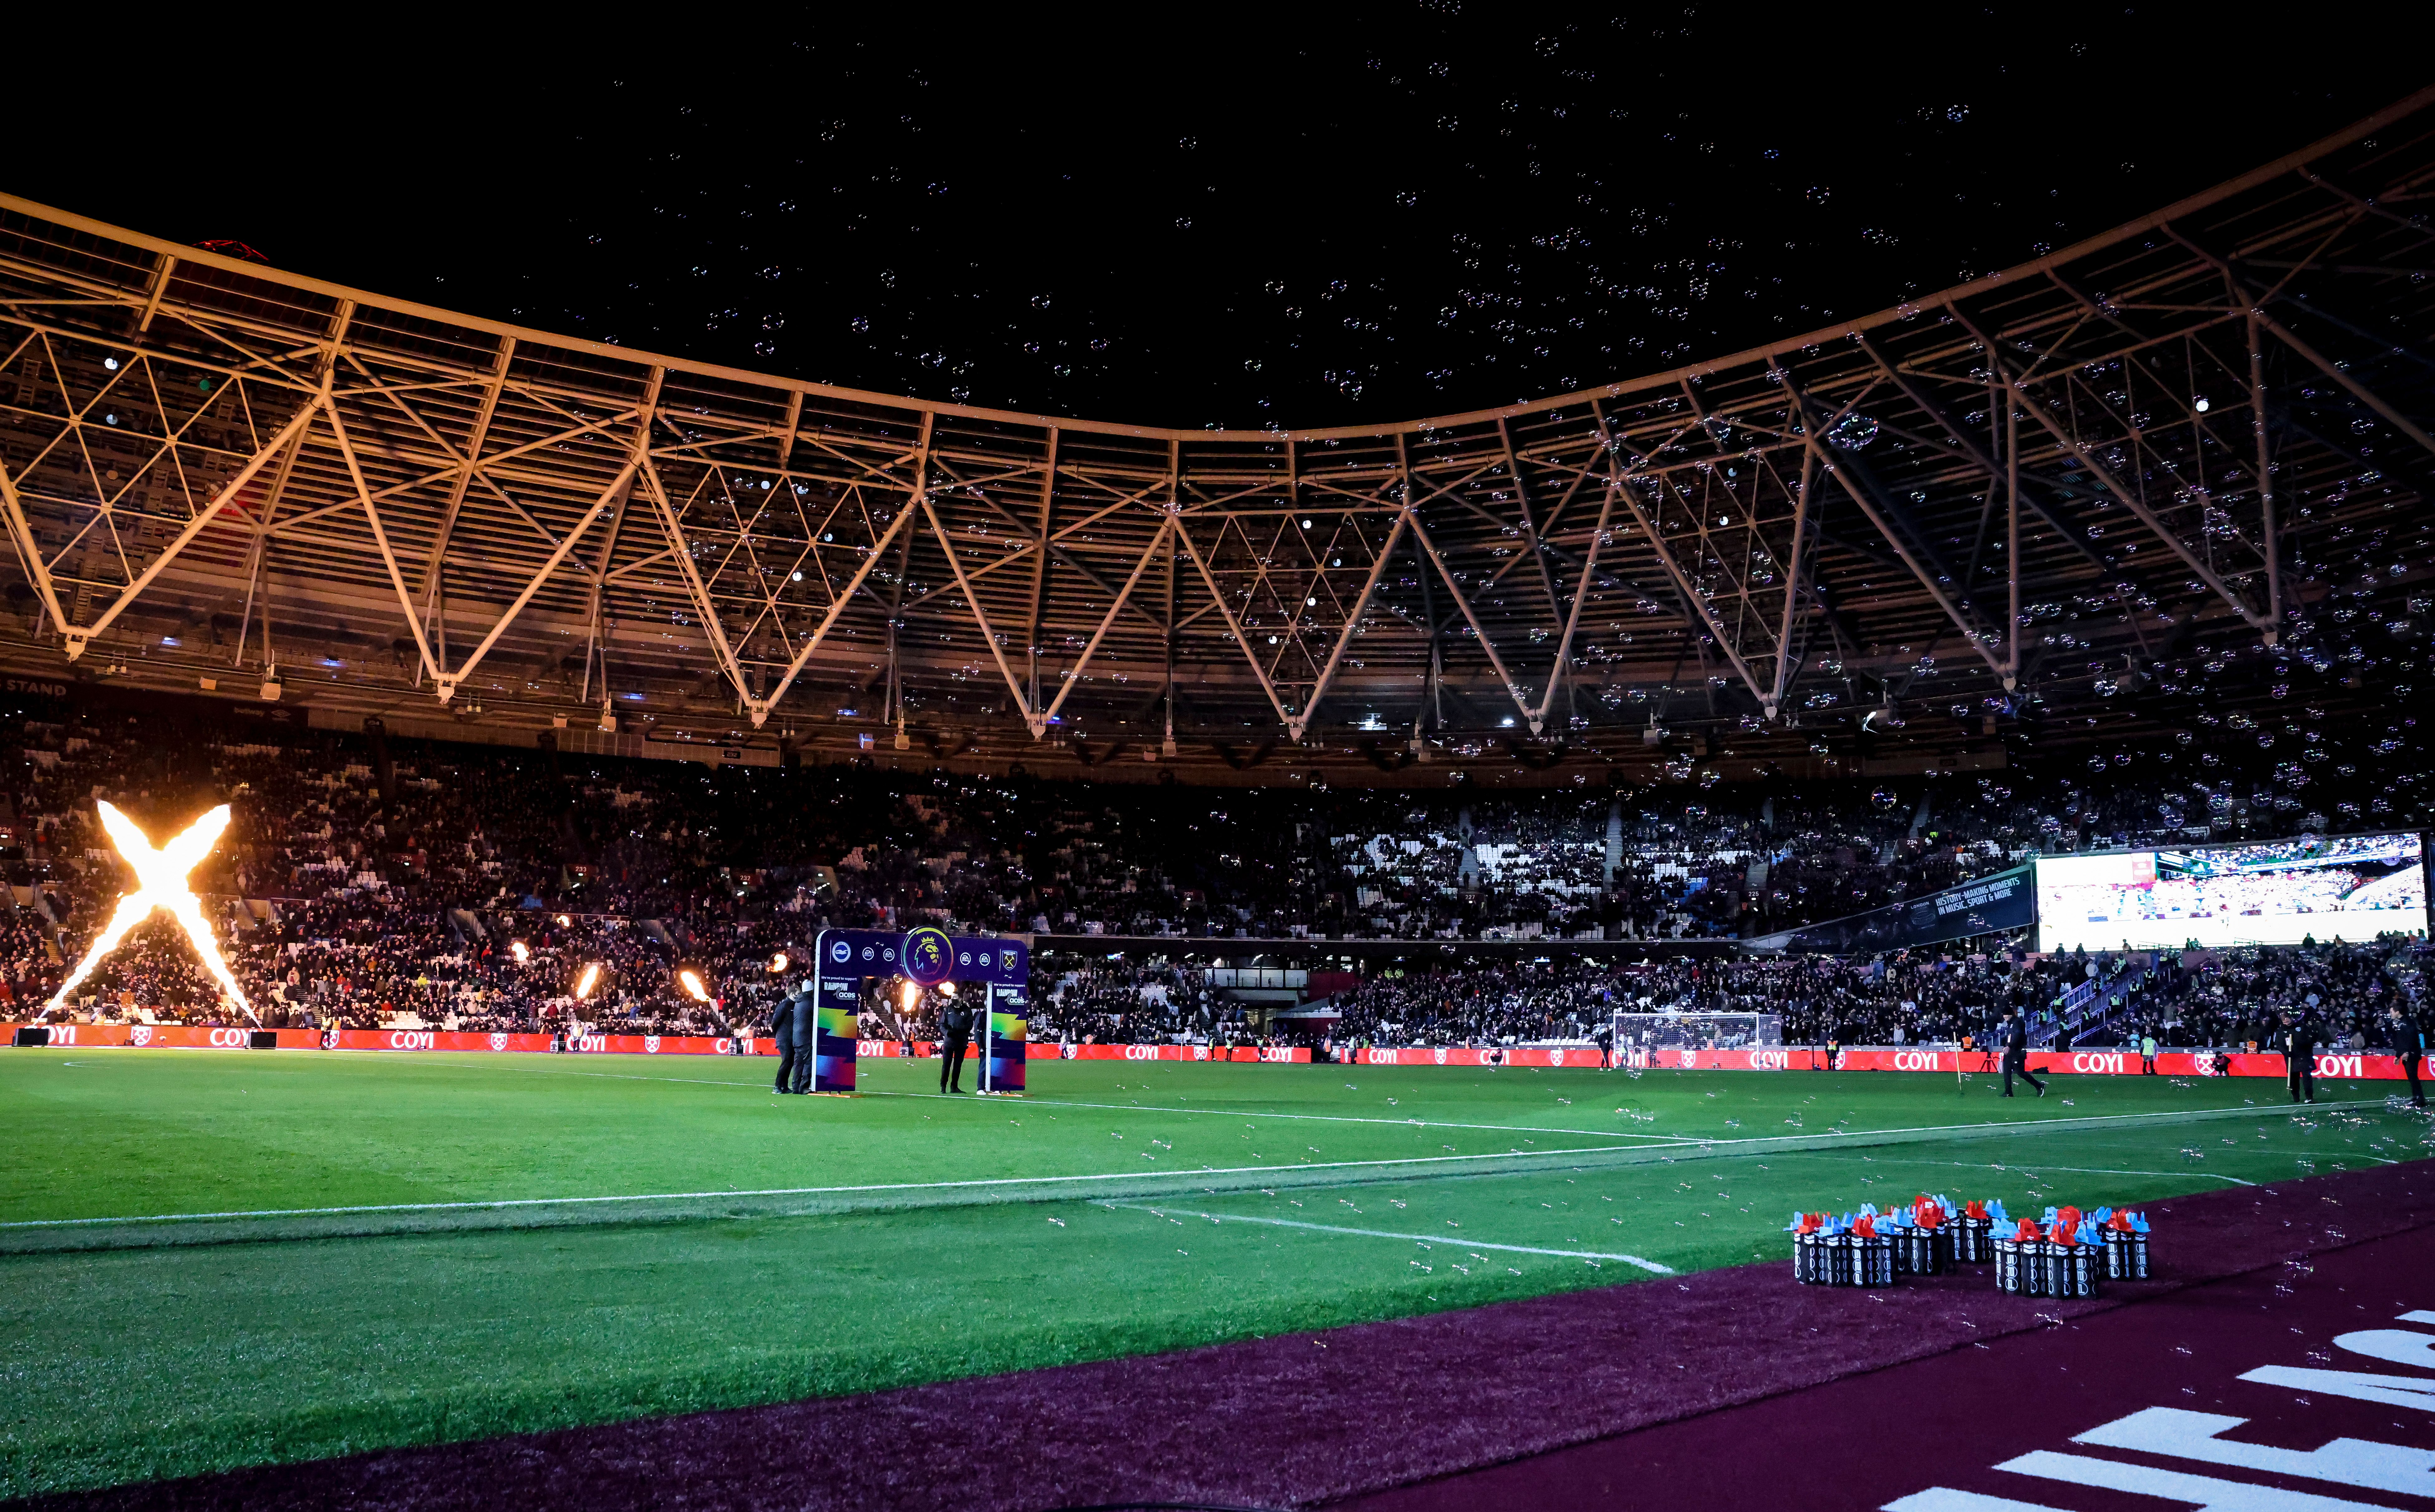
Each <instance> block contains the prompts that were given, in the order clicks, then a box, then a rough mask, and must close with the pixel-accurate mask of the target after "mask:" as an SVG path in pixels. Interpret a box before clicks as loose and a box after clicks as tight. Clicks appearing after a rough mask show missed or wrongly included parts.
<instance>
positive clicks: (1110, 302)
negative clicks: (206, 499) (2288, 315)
mask: <svg viewBox="0 0 2435 1512" xmlns="http://www.w3.org/2000/svg"><path fill="white" fill-rule="evenodd" d="M1314 11H1317V12H1321V13H1322V15H1323V19H1321V21H1319V22H1317V23H1313V22H1311V21H1308V20H1307V19H1305V18H1306V16H1307V15H1309V14H1310V13H1311V12H1314ZM883 13H884V12H883ZM229 14H230V13H228V12H216V17H218V18H219V24H217V25H215V26H210V27H206V28H200V29H195V30H192V31H189V32H187V33H185V34H183V35H177V34H171V35H169V36H167V37H166V38H165V39H164V44H163V45H161V46H160V47H159V48H158V50H157V51H153V52H148V53H147V54H146V55H145V56H143V57H140V58H128V57H124V56H120V55H119V54H118V53H117V52H116V51H115V50H112V53H111V56H110V57H109V59H108V66H107V67H99V66H95V67H85V66H82V65H75V66H68V63H69V62H70V61H72V60H73V59H74V57H75V55H76V53H77V52H78V50H80V49H90V48H91V47H92V46H93V43H91V40H90V35H89V34H83V35H79V34H78V33H77V32H75V31H63V32H61V33H60V37H59V40H58V42H57V43H56V44H55V45H53V46H52V48H51V50H50V56H51V57H52V58H53V61H54V62H56V63H59V64H60V67H58V68H57V69H56V70H55V71H53V72H52V73H50V74H49V75H47V76H46V77H48V78H51V82H50V83H49V84H47V85H44V86H41V87H42V88H44V89H47V90H48V91H50V92H51V93H52V96H53V97H52V98H50V99H47V100H45V99H43V97H41V96H40V95H39V94H38V95H37V96H35V97H34V98H32V99H30V100H26V101H24V102H23V103H21V108H20V109H18V110H17V111H15V112H13V113H12V114H13V116H14V119H15V125H16V137H15V146H16V148H17V150H15V151H14V152H12V153H11V160H12V161H11V163H10V165H9V168H8V170H7V172H6V173H5V175H0V182H5V183H6V184H7V186H8V187H9V190H11V191H12V192H15V193H18V194H22V195H25V196H26V197H28V198H30V199H34V200H41V201H43V202H46V203H49V204H53V205H56V206H60V207H61V208H65V209H69V210H73V211H78V212H81V213H84V214H87V215H92V216H96V217H102V218H105V219H109V220H113V221H117V222H120V223H123V224H126V225H129V226H132V227H135V228H138V229H141V230H145V231H148V232H151V233H153V234H156V235H164V236H169V237H173V238H176V239H179V240H181V241H192V240H199V239H202V238H206V237H225V238H233V239H237V240H242V241H244V242H247V243H250V245H252V246H254V247H256V248H258V249H260V250H261V251H262V252H263V253H264V254H265V255H266V256H267V257H268V260H269V261H271V262H272V263H274V264H277V265H278V266H280V267H283V268H287V269H295V270H297V271H301V272H305V273H309V274H313V275H316V276H319V277H323V278H329V279H333V280H337V281H339V282H343V283H348V284H353V285H357V286H360V287H367V288H371V289H373V290H377V291H380V292H383V293H388V294H392V295H397V296H402V297H406V298H416V299H422V300H425V301H428V302H431V303H433V304H441V305H445V306H449V307H453V308H457V309H462V310H467V311H471V312H475V313H477V314H483V315H489V316H492V317H496V318H499V319H503V320H509V321H515V322H521V323H525V324H529V325H533V326H538V327H541V328H543V329H544V330H551V331H561V332H567V333H572V334H579V335H582V336H587V337H591V338H594V339H600V340H607V341H614V342H617V343H619V344H622V345H626V346H631V347H637V348H644V349H648V350H652V351H658V352H665V353H671V354H677V355H682V356H691V357H697V358H701V359H705V360H710V361H718V362H727V363H733V364H736V365H738V366H746V367H751V368H754V369H759V370H764V371H768V372H772V373H777V374H789V375H794V376H800V377H806V378H812V379H817V380H820V381H822V382H827V383H835V384H841V385H847V386H852V387H856V388H863V389H871V390H876V391H886V392H894V393H905V394H910V395H915V396H919V397H923V398H928V399H937V400H953V401H960V402H968V403H971V404H976V405H984V406H992V407H999V408H1013V409H1022V410H1028V411H1036V412H1045V413H1050V414H1065V415H1082V416H1089V417H1092V418H1095V419H1103V420H1115V421H1129V422H1135V423H1141V424H1151V425H1170V426H1228V427H1233V428H1260V427H1266V426H1328V425H1347V424H1355V423H1359V422H1364V421H1383V420H1395V419H1404V418H1410V417H1413V416H1417V415H1427V414H1443V413H1451V412H1457V411H1461V410H1466V409H1473V408H1483V407H1488V406H1493V405H1501V404H1506V403H1510V402H1511V401H1514V400H1516V399H1521V398H1527V397H1532V396H1537V395H1543V394H1547V393H1553V392H1562V391H1569V390H1574V389H1579V388H1583V387H1587V386H1590V385H1592V384H1595V383H1597V382H1601V381H1603V380H1605V379H1608V378H1611V377H1616V376H1624V375H1629V374H1637V373H1643V372H1647V371H1649V370H1652V369H1660V368H1665V367H1668V366H1672V365H1674V364H1675V363H1677V362H1681V361H1685V360H1693V359H1699V358H1704V357H1708V356H1719V355H1722V354H1725V353H1728V352H1732V351H1736V350H1739V349H1741V348H1744V347H1747V346H1751V345H1754V344H1757V343H1761V342H1764V341H1766V340H1769V339H1772V338H1777V337H1782V336H1787V335H1791V334H1795V333H1799V332H1802V331H1805V330H1807V329H1810V328H1812V327H1814V326H1816V325H1818V324H1820V323H1822V322H1826V321H1829V320H1831V319H1834V318H1837V317H1841V316H1849V315H1856V314H1860V313H1864V312H1866V311H1869V310H1873V309H1876V308H1880V307H1883V306H1886V305H1889V304H1895V303H1897V302H1899V301H1900V300H1901V299H1902V298H1904V297H1905V296H1906V295H1909V294H1915V293H1920V292H1925V291H1928V290H1932V289H1935V288H1939V287H1943V286H1945V285H1948V284H1951V283H1954V282H1957V281H1960V280H1961V279H1964V278H1967V277H1970V276H1973V275H1975V274H1977V273H1982V272H1986V271H1988V270H1990V269H1995V268H2000V267H2003V266H2006V265H2008V264H2011V263H2013V262H2017V261H2021V260H2023V259H2026V258H2029V257H2031V256H2034V255H2036V254H2037V253H2039V252H2045V251H2046V250H2049V249H2050V248H2053V247H2057V246H2062V245H2065V244H2067V243H2069V242H2070V241H2072V240H2075V239H2077V238H2079V237H2081V236H2085V235H2092V234H2095V233H2097V232H2099V231H2102V230H2104V229H2105V228H2107V227H2108V226H2111V225H2113V224H2115V223H2116V222H2119V221H2121V220H2124V219H2127V218H2129V217H2133V216H2135V215H2138V214H2142V213H2144V212H2146V211H2149V210H2151V209H2155V208H2157V207H2159V206H2162V205H2163V204H2165V203H2167V202H2168V201H2169V200H2173V199H2175V198H2178V197H2179V196H2182V195H2185V194H2187V193H2190V192H2192V191H2194V190H2197V189H2201V188H2203V187H2205V186H2207V185H2209V184H2211V183H2214V182H2218V181H2219V180H2221V179H2224V178H2227V177H2230V176H2232V175H2234V174H2236V173H2238V172H2240V171H2242V170H2245V169H2247V168H2249V167H2252V166H2254V165H2256V164H2258V163H2260V162H2263V161H2265V160H2266V159H2268V158H2271V157H2273V156H2275V155H2278V154H2280V153H2282V152H2285V151H2288V150H2290V149H2292V148H2298V147H2300V146H2302V145H2304V144H2305V143H2306V142H2308V141H2310V140H2312V139H2313V138H2315V137H2317V136H2319V135H2321V134H2323V133H2324V132H2325V131H2328V130H2333V129H2334V128H2337V127H2339V126H2341V125H2343V124H2345V123H2347V122H2349V121H2351V120H2353V119H2355V118H2357V117H2358V116H2361V115H2364V114H2366V113H2370V112H2372V111H2374V110H2375V109H2377V108H2379V107H2381V106H2383V105H2385V104H2387V103H2390V102H2391V101H2392V100H2393V99H2396V98H2398V97H2400V96H2402V95H2404V94H2407V93H2408V92H2409V90H2410V89H2411V88H2413V87H2415V86H2416V85H2417V84H2418V83H2419V82H2421V78H2419V77H2418V74H2417V73H2416V72H2415V71H2414V64H2413V62H2412V61H2411V60H2410V59H2409V57H2408V56H2407V50H2406V49H2402V48H2397V47H2395V48H2384V49H2376V48H2361V47H2359V46H2358V45H2357V41H2358V39H2357V37H2355V36H2350V35H2332V34H2326V35H2309V34H2297V35H2295V34H2293V33H2291V32H2290V31H2288V30H2283V29H2278V30H2276V31H2275V32H2274V34H2273V36H2272V39H2271V54H2270V55H2268V56H2260V55H2259V53H2258V52H2257V50H2256V49H2257V45H2258V43H2257V39H2256V36H2255V34H2254V30H2253V29H2252V28H2251V27H2250V26H2247V25H2246V24H2245V23H2241V22H2240V21H2239V20H2238V19H2237V17H2236V16H2234V17H2229V18H2226V17H2222V16H2217V17H2215V18H2213V19H2212V20H2210V21H2209V22H2207V23H2206V24H2205V26H2204V29H2194V26H2196V25H2197V24H2196V22H2195V21H2194V15H2195V13H2194V12H2191V11H2188V10H2183V11H2180V12H2178V13H2176V12H2169V11H2167V9H2163V8H2157V9H2147V8H2140V9H2122V8H2119V7H2079V6H2069V5H2037V6H2027V5H2012V6H2004V7H1997V8H1989V9H1981V10H1977V11H1970V12H1965V11H1962V10H1960V9H1954V8H1930V9H1920V10H1918V11H1915V12H1908V13H1906V12H1903V11H1900V10H1895V9H1887V8H1860V9H1834V8H1828V9H1806V10H1803V11H1800V12H1797V15H1798V17H1799V24H1798V25H1781V24H1779V25H1773V26H1770V24H1769V23H1768V20H1767V17H1766V16H1765V14H1763V13H1760V14H1754V13H1753V12H1751V11H1749V10H1746V9H1738V8H1729V7H1724V6H1719V5H1715V4H1701V5H1690V6H1684V5H1680V4H1676V5H1669V6H1664V7H1648V6H1632V7H1624V8H1602V9H1595V10H1591V9H1578V10H1571V11H1563V10H1560V9H1546V8H1521V7H1505V6H1494V5H1486V4H1480V3H1477V0H1472V3H1468V4H1465V3H1458V0H1435V3H1418V4H1407V5H1403V6H1397V7H1385V6H1381V7H1371V8H1364V9H1341V10H1338V9H1331V8H1318V7H1310V8H1279V9H1272V10H1255V9H1237V10H1232V11H1228V10H1218V9H1195V10H1194V11H1193V12H1192V14H1193V16H1194V17H1195V18H1196V20H1197V22H1198V24H1196V25H1192V26H1141V25H1131V26H1119V25H1116V24H1114V22H1111V21H1107V20H1103V19H1099V15H1098V13H1097V12H1081V11H1076V12H1071V13H1064V14H1059V13H1049V12H1029V11H1026V12H1023V13H1021V14H1019V15H1015V16H1013V18H1012V19H1010V20H1006V21H993V22H990V23H982V24H976V23H971V22H966V21H961V20H958V19H957V18H956V17H955V16H954V15H952V14H944V13H924V14H922V15H921V16H919V17H917V18H915V19H913V20H911V21H908V22H907V23H904V24H902V25H896V26H882V25H876V24H872V23H869V22H858V23H856V24H855V25H854V26H839V25H838V24H837V23H836V22H835V20H834V19H833V17H831V16H829V15H826V14H822V13H810V14H804V15H800V16H795V17H792V18H786V17H781V18H777V19H769V18H762V19H760V20H758V21H755V20H754V19H753V18H752V17H751V15H750V14H749V13H743V12H735V13H729V12H722V11H713V10H699V11H694V12H661V13H656V14H654V15H653V16H652V17H651V18H650V19H649V20H648V21H644V20H642V19H641V18H638V17H633V16H628V17H625V18H624V19H622V20H621V19H619V17H618V16H617V14H616V13H614V12H600V13H597V14H595V15H593V16H591V17H589V18H588V19H581V20H579V19H578V18H576V17H574V16H573V15H571V14H563V13H561V15H560V16H559V17H557V18H556V19H554V20H552V21H551V22H550V23H549V24H548V25H549V28H550V29H551V30H552V31H557V32H580V33H583V34H584V36H583V38H582V39H581V40H580V41H579V42H577V43H574V44H573V45H572V46H571V47H570V45H569V43H568V42H567V41H566V39H565V38H563V37H553V36H544V35H543V34H542V33H541V32H539V31H530V30H519V29H516V28H515V27H512V26H499V25H497V24H495V23H494V22H492V20H490V19H489V18H488V17H487V16H486V15H483V14H482V13H478V12H477V13H475V14H476V16H477V17H479V19H475V20H469V19H467V18H464V17H459V18H457V19H456V20H455V21H454V22H452V21H450V20H449V19H448V18H445V17H440V16H436V15H433V16H426V15H425V14H424V13H421V12H418V13H417V15H416V24H417V26H418V27H419V28H421V29H419V30H418V32H417V34H416V35H413V36H410V37H387V36H380V35H375V34H350V35H348V36H346V37H345V38H343V39H342V40H341V39H327V38H313V37H294V38H291V39H290V40H289V41H288V42H286V43H283V44H277V45H276V46H273V45H270V44H265V43H262V42H261V41H260V40H259V39H258V38H256V37H250V36H248V37H239V36H234V35H232V27H231V26H229V25H228V24H227V19H226V18H227V17H228V16H229ZM519 25H521V24H519ZM705 34H707V35H705Z"/></svg>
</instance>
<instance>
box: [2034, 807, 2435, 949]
mask: <svg viewBox="0 0 2435 1512" xmlns="http://www.w3.org/2000/svg"><path fill="white" fill-rule="evenodd" d="M2037 888H2038V948H2039V949H2041V950H2069V949H2071V948H2073V947H2087V948H2088V949H2091V950H2097V949H2108V950H2112V949H2119V948H2121V947H2122V946H2123V945H2125V944H2126V943H2127V944H2129V945H2130V946H2131V947H2133V948H2146V947H2160V946H2161V947H2174V946H2181V945H2185V944H2187V943H2189V942H2190V941H2193V940H2195V941H2197V942H2198V943H2199V944H2201V945H2297V944H2299V943H2300V941H2301V940H2302V939H2304V938H2305V937H2307V936H2310V935H2313V936H2315V937H2316V938H2317V939H2318V940H2320V941H2324V940H2331V939H2334V938H2336V937H2340V938H2341V939H2344V940H2366V939H2372V938H2374V937H2375V936H2376V935H2379V934H2385V933H2390V932H2392V931H2396V930H2399V931H2410V930H2417V931H2422V932H2423V931H2424V930H2426V864H2425V860H2424V858H2423V856H2422V855H2421V847H2420V843H2419V837H2418V836H2416V835H2334V836H2328V837H2325V838H2323V839H2304V840H2285V841H2271V842H2268V843H2263V844H2256V845H2202V846H2197V847H2193V848H2191V849H2187V850H2133V851H2114V852H2109V853H2106V854H2103V855H2098V856H2047V857H2041V858H2039V860H2038V862H2037Z"/></svg>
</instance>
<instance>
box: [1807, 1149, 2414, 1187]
mask: <svg viewBox="0 0 2435 1512" xmlns="http://www.w3.org/2000/svg"><path fill="white" fill-rule="evenodd" d="M1829 1153H1831V1152H1827V1151H1822V1150H1796V1151H1793V1152H1792V1153H1791V1154H1790V1155H1787V1156H1784V1157H1783V1158H1785V1159H1787V1160H1789V1159H1791V1158H1792V1156H1794V1155H1825V1154H1829ZM1839 1158H1849V1157H1839ZM1869 1158H1870V1162H1871V1163H1872V1164H1874V1165H1881V1166H1936V1167H1940V1168H1942V1167H1944V1166H1950V1167H1952V1168H1953V1169H1954V1170H1956V1171H2001V1172H2003V1173H2005V1174H2006V1175H2014V1174H2019V1175H2023V1176H2028V1177H2029V1178H2031V1179H2032V1180H2034V1179H2035V1178H2036V1173H2035V1172H2032V1171H2029V1170H2028V1169H2027V1168H2025V1167H2012V1166H1998V1165H1995V1164H1993V1163H1989V1164H1983V1165H1982V1164H1979V1163H1977V1162H1975V1161H1970V1160H1907V1159H1904V1158H1903V1157H1902V1156H1886V1157H1879V1156H1870V1157H1869ZM2371 1158H2372V1157H2371ZM2038 1170H2039V1171H2065V1172H2069V1173H2071V1174H2073V1175H2076V1176H2213V1177H2215V1178H2216V1179H2218V1180H2219V1181H2229V1182H2231V1183H2232V1184H2233V1185H2234V1186H2236V1187H2254V1186H2256V1185H2257V1183H2256V1182H2254V1181H2243V1180H2241V1179H2240V1178H2239V1177H2238V1176H2228V1175H2225V1174H2224V1173H2222V1172H2220V1171H2199V1170H2195V1169H2193V1170H2189V1171H2125V1170H2121V1169H2119V1168H2118V1167H2115V1166H2050V1165H2047V1164H2046V1163H2045V1162H2044V1161H2040V1162H2039V1164H2038Z"/></svg>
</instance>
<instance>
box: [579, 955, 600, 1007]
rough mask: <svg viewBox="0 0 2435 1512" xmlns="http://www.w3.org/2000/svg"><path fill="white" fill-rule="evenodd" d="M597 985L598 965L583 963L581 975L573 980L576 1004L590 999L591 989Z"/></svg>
mask: <svg viewBox="0 0 2435 1512" xmlns="http://www.w3.org/2000/svg"><path fill="white" fill-rule="evenodd" d="M598 985H600V963H599V962H597V961H587V962H585V963H584V964H583V974H582V975H581V976H579V977H578V978H576V979H575V1000H576V1001H577V1002H581V1001H583V999H586V998H589V997H591V996H592V989H593V988H595V987H596V986H598Z"/></svg>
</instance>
